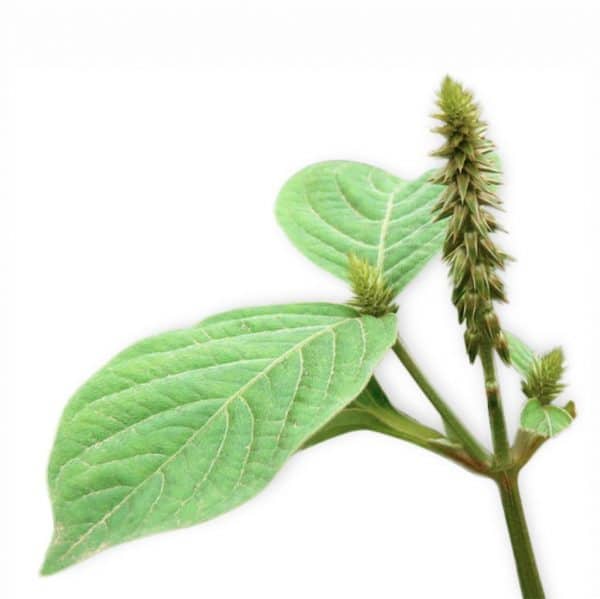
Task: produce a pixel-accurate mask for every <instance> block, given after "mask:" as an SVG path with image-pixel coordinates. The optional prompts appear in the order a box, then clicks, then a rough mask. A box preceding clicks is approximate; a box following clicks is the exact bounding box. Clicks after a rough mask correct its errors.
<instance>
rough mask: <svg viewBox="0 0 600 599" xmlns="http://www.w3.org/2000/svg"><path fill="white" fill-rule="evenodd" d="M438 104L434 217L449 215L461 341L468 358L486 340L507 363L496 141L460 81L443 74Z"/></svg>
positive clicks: (447, 251) (448, 248)
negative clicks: (439, 163)
mask: <svg viewBox="0 0 600 599" xmlns="http://www.w3.org/2000/svg"><path fill="white" fill-rule="evenodd" d="M437 105H438V107H439V109H440V112H439V113H438V114H435V115H434V116H435V118H437V119H438V120H439V121H441V125H440V126H439V127H436V128H435V129H434V131H435V132H436V133H440V134H441V135H443V136H444V137H445V138H446V143H445V144H444V145H443V146H442V147H441V148H439V149H438V150H437V151H436V152H434V153H433V155H434V156H439V157H441V158H445V159H446V160H447V162H446V165H445V167H444V168H443V169H442V170H440V171H439V172H438V173H437V174H436V175H435V176H434V178H433V179H432V181H433V182H434V183H438V184H442V185H445V187H446V189H445V191H444V193H443V194H442V196H441V197H440V199H439V201H438V203H437V205H436V206H435V208H434V212H435V213H436V218H437V219H443V218H448V230H447V234H446V240H445V242H444V248H443V254H444V260H445V261H446V262H448V263H449V265H450V277H451V280H452V284H453V287H454V291H453V294H452V301H453V303H454V305H455V306H456V308H457V310H458V319H459V321H460V322H461V323H462V322H465V324H466V331H465V344H466V348H467V353H468V354H469V359H470V360H471V362H473V361H474V360H475V358H476V357H477V355H478V354H479V353H480V350H481V348H482V345H483V344H485V345H489V346H491V347H493V348H495V350H496V351H497V353H498V355H499V356H500V357H501V358H502V360H504V362H506V363H510V354H509V350H508V343H507V340H506V337H505V336H504V333H503V332H502V329H501V328H500V322H499V320H498V317H497V315H496V313H495V310H494V304H493V302H494V301H501V302H505V301H507V300H506V296H505V293H504V285H503V283H502V281H501V279H500V277H499V276H498V271H500V270H503V269H504V265H505V263H506V261H507V260H508V259H509V256H508V255H507V254H505V253H504V252H503V251H501V250H500V249H499V248H498V247H497V246H496V244H495V243H494V242H493V240H492V238H491V234H493V233H494V232H495V231H498V230H502V228H501V227H500V225H499V224H498V223H497V222H496V219H495V217H494V215H493V214H492V213H491V212H489V210H488V208H500V206H501V204H502V203H501V201H500V199H499V198H498V196H497V195H496V193H495V187H496V186H497V185H498V184H499V182H500V171H499V170H498V169H497V168H496V165H495V163H494V161H493V159H492V156H491V155H490V153H491V152H492V151H493V149H494V145H493V143H492V142H491V141H489V140H488V139H487V138H486V137H485V131H486V129H487V125H486V123H485V122H483V121H482V120H481V118H480V110H479V107H478V106H477V104H476V103H475V101H474V100H473V95H472V94H471V92H469V91H468V90H466V89H464V87H463V86H462V85H461V84H460V83H457V82H456V81H454V80H452V79H451V78H450V77H446V78H445V79H444V81H443V82H442V87H441V89H440V92H439V94H438V102H437Z"/></svg>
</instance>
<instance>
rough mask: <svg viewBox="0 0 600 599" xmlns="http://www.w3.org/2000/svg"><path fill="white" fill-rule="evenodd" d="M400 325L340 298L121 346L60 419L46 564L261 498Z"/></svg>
mask: <svg viewBox="0 0 600 599" xmlns="http://www.w3.org/2000/svg"><path fill="white" fill-rule="evenodd" d="M395 323H396V319H395V316H394V315H387V316H385V317H383V318H374V317H372V316H360V315H359V314H358V312H356V311H355V310H354V309H352V308H350V307H347V306H336V305H330V304H304V305H291V306H274V307H266V308H255V309H248V310H238V311H234V312H229V313H226V314H222V315H219V316H216V317H213V318H209V319H208V320H205V321H203V322H202V323H200V324H199V325H198V326H195V327H192V328H189V329H184V330H178V331H172V332H169V333H165V334H162V335H158V336H156V337H152V338H150V339H146V340H144V341H141V342H140V343H137V344H136V345H134V346H132V347H131V348H129V349H127V350H125V351H124V352H122V353H121V354H119V355H118V356H117V357H116V358H115V359H114V360H112V361H111V362H109V363H108V364H107V365H106V366H105V367H104V368H103V369H101V370H100V371H99V372H98V373H97V374H95V375H94V376H93V377H92V378H91V379H90V380H89V381H88V382H87V383H86V384H85V385H84V386H83V387H82V388H81V389H80V390H79V391H78V392H77V393H76V394H75V395H74V397H73V398H72V399H71V401H70V402H69V404H68V406H67V408H66V409H65V412H64V415H63V418H62V421H61V423H60V426H59V429H58V433H57V437H56V441H55V444H54V449H53V451H52V456H51V459H50V465H49V486H50V495H51V499H52V504H53V511H54V520H55V530H54V537H53V539H52V543H51V545H50V548H49V550H48V553H47V556H46V562H45V564H44V567H43V570H42V571H43V573H44V574H51V573H53V572H56V571H58V570H61V569H62V568H65V567H67V566H69V565H70V564H73V563H75V562H77V561H79V560H82V559H84V558H86V557H89V556H90V555H92V554H94V553H96V552H98V551H100V550H102V549H104V548H106V547H109V546H111V545H115V544H117V543H121V542H123V541H127V540H130V539H134V538H136V537H140V536H142V535H145V534H148V533H154V532H159V531H163V530H167V529H171V528H177V527H182V526H189V525H192V524H195V523H198V522H202V521H204V520H207V519H209V518H213V517H214V516H217V515H218V514H221V513H223V512H225V511H227V510H230V509H232V508H234V507H235V506H237V505H239V504H240V503H242V502H243V501H246V500H247V499H249V498H251V497H252V496H254V495H255V494H256V493H257V492H258V491H260V490H261V489H262V488H263V487H264V486H265V485H266V484H267V483H268V482H269V481H270V480H271V479H272V478H273V476H274V475H275V474H276V472H277V470H279V468H280V467H281V466H282V464H283V463H284V461H285V460H286V459H287V458H288V457H289V456H290V455H291V454H293V453H294V452H295V451H296V450H297V449H298V448H299V447H300V446H301V445H302V444H303V443H305V442H306V440H307V439H308V438H309V437H310V436H311V435H313V434H314V433H315V432H316V431H317V430H319V429H320V428H321V427H322V426H323V425H324V424H325V423H326V422H328V421H329V420H330V419H331V418H332V417H333V416H335V414H336V413H338V412H339V411H340V410H341V409H342V408H344V407H345V406H346V405H347V404H348V403H350V402H351V401H352V400H353V399H354V398H355V397H356V396H357V395H358V394H359V393H360V391H361V390H362V389H363V387H364V386H365V385H366V383H367V382H368V380H369V377H370V376H371V372H372V370H373V368H374V366H375V365H376V364H377V362H378V361H379V360H380V359H381V357H382V355H383V354H384V352H385V351H386V350H387V349H388V348H389V347H390V346H391V344H392V343H393V341H394V338H395V334H396V324H395Z"/></svg>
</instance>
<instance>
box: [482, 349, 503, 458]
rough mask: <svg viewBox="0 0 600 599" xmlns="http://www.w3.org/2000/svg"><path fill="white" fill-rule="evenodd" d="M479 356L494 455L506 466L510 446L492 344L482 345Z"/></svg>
mask: <svg viewBox="0 0 600 599" xmlns="http://www.w3.org/2000/svg"><path fill="white" fill-rule="evenodd" d="M479 357H480V358H481V365H482V366H483V375H484V379H485V393H486V396H487V404H488V414H489V419H490V429H491V431H492V443H493V446H494V457H495V458H496V463H497V465H499V466H506V465H507V464H508V463H509V461H510V447H509V444H508V435H507V434H506V422H505V421H504V410H503V408H502V398H501V397H500V386H499V385H498V380H497V378H496V367H495V365H494V350H493V349H492V346H491V345H489V344H485V345H483V346H482V347H481V350H480V352H479Z"/></svg>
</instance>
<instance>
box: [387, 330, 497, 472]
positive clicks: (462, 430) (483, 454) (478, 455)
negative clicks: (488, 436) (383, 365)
mask: <svg viewBox="0 0 600 599" xmlns="http://www.w3.org/2000/svg"><path fill="white" fill-rule="evenodd" d="M392 349H393V350H394V353H395V354H396V356H398V359H399V360H400V362H402V364H403V366H404V367H405V368H406V370H408V372H409V374H410V375H411V377H412V378H413V379H414V381H415V382H416V383H417V385H419V387H420V388H421V390H422V391H423V393H424V394H425V396H426V397H427V399H429V401H430V402H431V404H432V405H433V407H434V408H435V409H436V410H437V411H438V413H439V415H440V416H441V417H442V419H443V420H444V422H445V423H446V424H447V425H448V427H449V428H450V429H451V430H452V431H453V432H454V434H455V435H456V436H457V438H458V439H460V441H461V443H462V445H463V447H464V448H465V451H467V452H468V453H469V455H471V456H472V457H473V458H475V459H476V460H477V461H479V462H481V463H482V464H486V463H489V461H490V455H489V453H488V452H487V451H486V450H485V448H484V447H483V446H482V445H481V444H480V443H479V442H478V441H477V439H475V437H474V436H473V435H472V434H471V433H470V432H469V430H468V429H467V428H466V427H465V425H464V424H463V423H462V422H461V421H460V419H459V418H458V416H457V415H456V414H455V413H454V411H453V410H452V409H451V408H450V406H448V404H446V402H445V401H444V400H443V399H442V398H441V397H440V395H439V394H438V392H437V391H436V390H435V389H434V388H433V387H432V385H431V384H430V383H429V381H428V380H427V378H426V377H425V375H424V374H423V372H422V371H421V369H420V368H419V367H418V366H417V364H416V363H415V361H414V360H413V358H412V357H411V355H410V354H409V353H408V351H407V350H406V348H405V347H404V345H403V344H402V342H401V341H400V338H397V339H396V343H394V345H393V348H392Z"/></svg>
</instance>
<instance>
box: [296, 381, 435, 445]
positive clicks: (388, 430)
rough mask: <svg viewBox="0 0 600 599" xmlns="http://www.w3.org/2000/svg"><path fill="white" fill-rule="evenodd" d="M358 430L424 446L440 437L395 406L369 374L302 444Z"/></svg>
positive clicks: (318, 441)
mask: <svg viewBox="0 0 600 599" xmlns="http://www.w3.org/2000/svg"><path fill="white" fill-rule="evenodd" d="M358 430H370V431H375V432H379V433H384V434H387V435H391V436H393V437H399V438H400V439H404V440H405V441H410V442H412V443H416V444H417V445H421V446H425V447H427V446H429V445H430V443H431V442H439V441H440V440H441V439H443V435H442V434H441V433H439V432H438V431H436V430H434V429H431V428H429V427H428V426H425V425H423V424H421V423H420V422H417V421H416V420H415V419H414V418H411V417H410V416H408V415H407V414H404V413H403V412H400V411H399V410H396V408H394V407H393V406H392V405H391V404H390V402H389V400H388V398H387V396H386V395H385V393H384V391H383V389H382V388H381V386H380V385H379V383H378V382H377V379H376V378H375V377H372V378H371V380H370V381H369V384H368V385H367V386H366V387H365V388H364V389H363V391H362V393H361V394H360V395H359V396H358V397H357V398H356V399H355V400H354V401H353V402H352V403H351V404H349V405H348V406H346V407H345V408H344V409H343V410H342V411H341V412H339V413H338V414H337V415H336V416H335V417H334V418H332V419H331V420H330V421H329V422H328V423H327V424H326V425H325V426H324V427H323V428H322V429H321V430H319V431H318V432H317V433H316V434H314V435H313V436H312V437H311V438H310V439H309V440H308V441H307V442H306V443H305V444H304V447H305V448H306V447H311V446H312V445H316V444H317V443H321V442H322V441H326V440H327V439H331V438H333V437H337V436H338V435H343V434H344V433H349V432H352V431H358Z"/></svg>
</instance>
